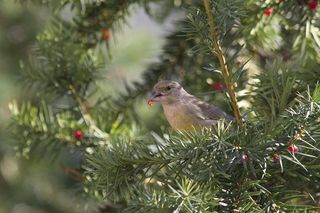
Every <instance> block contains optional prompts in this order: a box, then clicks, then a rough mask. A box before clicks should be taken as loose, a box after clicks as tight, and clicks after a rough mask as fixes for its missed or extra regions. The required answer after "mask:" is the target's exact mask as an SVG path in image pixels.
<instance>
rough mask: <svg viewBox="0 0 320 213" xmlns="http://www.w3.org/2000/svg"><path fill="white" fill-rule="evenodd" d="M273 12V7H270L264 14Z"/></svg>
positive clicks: (269, 14)
mask: <svg viewBox="0 0 320 213" xmlns="http://www.w3.org/2000/svg"><path fill="white" fill-rule="evenodd" d="M272 12H273V9H272V8H269V9H267V10H265V11H264V14H265V15H266V16H271V14H272Z"/></svg>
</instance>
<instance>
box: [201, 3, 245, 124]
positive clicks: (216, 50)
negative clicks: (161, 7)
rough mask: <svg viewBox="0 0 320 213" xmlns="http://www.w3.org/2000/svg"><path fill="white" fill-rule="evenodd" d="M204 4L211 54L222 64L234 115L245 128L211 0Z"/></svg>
mask: <svg viewBox="0 0 320 213" xmlns="http://www.w3.org/2000/svg"><path fill="white" fill-rule="evenodd" d="M203 4H204V8H205V10H206V13H207V17H208V22H209V28H210V33H211V39H212V42H213V45H212V49H211V52H212V53H213V54H214V55H215V56H217V58H218V60H219V63H220V66H221V69H222V70H221V71H222V74H223V79H224V82H225V84H226V87H227V90H228V94H229V97H230V101H231V105H232V108H233V112H234V115H235V117H236V120H237V122H238V124H239V126H240V127H243V122H242V119H241V115H240V110H239V106H238V102H237V97H236V95H235V91H234V83H233V82H232V81H231V78H230V73H229V69H228V66H227V63H226V59H225V57H224V54H223V51H222V48H221V46H220V43H219V33H218V31H217V30H216V27H215V22H214V18H213V15H212V12H211V9H210V8H211V7H210V2H209V0H203Z"/></svg>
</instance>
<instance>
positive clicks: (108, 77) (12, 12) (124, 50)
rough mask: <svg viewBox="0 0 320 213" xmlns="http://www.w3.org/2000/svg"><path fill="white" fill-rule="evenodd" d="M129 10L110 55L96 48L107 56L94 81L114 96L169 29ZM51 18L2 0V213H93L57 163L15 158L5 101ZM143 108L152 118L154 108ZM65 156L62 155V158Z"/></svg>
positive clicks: (15, 93) (13, 94) (18, 91)
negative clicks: (36, 40)
mask: <svg viewBox="0 0 320 213" xmlns="http://www.w3.org/2000/svg"><path fill="white" fill-rule="evenodd" d="M131 14H132V15H131V16H130V19H129V23H128V26H124V27H123V28H122V29H121V30H119V32H116V33H113V35H112V39H111V41H110V43H109V48H110V52H111V53H112V54H111V55H112V57H111V58H108V54H107V53H106V48H105V47H104V46H100V47H97V51H104V52H105V54H104V55H105V56H106V59H107V60H108V63H107V66H106V68H105V73H103V79H101V81H100V82H98V83H99V84H100V86H101V89H102V90H103V92H104V93H106V94H110V95H112V96H114V95H116V94H117V93H118V92H119V91H121V90H122V88H121V85H123V83H124V82H130V81H131V80H133V79H135V80H137V79H139V75H140V74H141V73H142V72H143V70H144V69H145V68H144V67H146V65H147V64H148V63H150V62H151V61H154V60H156V56H157V55H158V54H159V53H160V50H161V48H160V47H161V45H162V44H163V37H164V35H165V34H166V31H168V30H170V27H172V26H170V25H169V24H168V23H169V22H167V23H164V24H163V25H161V26H160V25H159V24H157V23H155V22H154V21H152V20H151V19H150V18H149V17H148V16H147V15H146V14H145V13H144V11H143V10H141V9H139V8H132V13H131ZM49 18H50V12H49V10H47V9H46V8H43V7H39V6H34V5H30V4H23V5H21V4H20V3H19V2H16V1H0V90H1V92H0V213H7V212H13V213H28V212H32V213H37V212H91V210H90V208H91V206H90V202H88V201H87V202H85V205H84V206H83V205H79V199H81V198H79V197H76V196H75V195H76V194H77V193H76V191H75V190H76V189H79V190H81V187H80V186H77V185H75V184H76V183H75V182H74V181H72V179H70V178H69V177H68V176H67V175H65V172H66V171H65V170H64V169H63V168H62V167H61V166H59V163H58V164H56V163H55V164H50V163H51V162H48V161H47V160H41V161H35V160H29V159H24V158H18V157H17V156H16V154H15V150H14V146H15V141H14V140H13V139H11V138H10V135H9V134H8V132H10V131H9V128H10V126H8V121H9V120H10V112H9V108H8V104H9V103H10V101H12V100H14V99H19V97H22V96H23V95H25V94H24V93H23V92H22V89H23V88H21V87H20V84H19V80H20V79H19V70H20V65H19V64H20V61H23V60H27V55H28V51H29V50H30V48H31V47H32V45H33V44H34V41H35V38H36V35H37V34H38V33H39V32H41V31H42V29H43V28H44V26H45V24H46V22H47V21H48V20H49ZM120 41H121V42H120ZM106 82H107V83H106ZM119 85H120V86H119ZM143 106H144V107H147V106H146V104H143ZM144 112H145V110H144ZM147 112H149V113H150V115H149V117H150V116H152V113H154V110H153V111H152V110H149V111H148V110H147ZM145 116H146V117H148V115H145ZM23 134H24V133H23V132H21V137H23ZM68 156H69V155H68V153H65V154H64V155H62V156H60V158H68ZM73 158H76V157H74V156H73V157H70V159H69V162H70V163H71V164H72V162H73V161H76V159H73ZM58 162H59V161H58ZM48 165H51V166H48ZM75 206H78V207H79V208H75Z"/></svg>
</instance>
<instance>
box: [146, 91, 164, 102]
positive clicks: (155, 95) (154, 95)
mask: <svg viewBox="0 0 320 213" xmlns="http://www.w3.org/2000/svg"><path fill="white" fill-rule="evenodd" d="M161 96H162V94H161V93H160V92H156V91H153V92H152V93H151V97H150V98H149V99H148V100H150V101H159V100H160V97H161Z"/></svg>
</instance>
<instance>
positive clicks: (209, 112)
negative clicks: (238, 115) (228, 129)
mask: <svg viewBox="0 0 320 213" xmlns="http://www.w3.org/2000/svg"><path fill="white" fill-rule="evenodd" d="M188 104H190V105H193V106H194V107H192V108H193V109H195V112H194V113H195V114H196V115H197V117H199V118H201V119H203V120H219V119H222V118H224V119H227V120H228V121H233V120H234V117H232V116H230V115H228V114H227V113H225V112H224V111H222V110H221V109H219V108H218V107H215V106H213V105H211V104H209V103H207V102H204V101H201V100H200V99H198V98H196V97H194V96H192V97H190V101H189V103H188Z"/></svg>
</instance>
